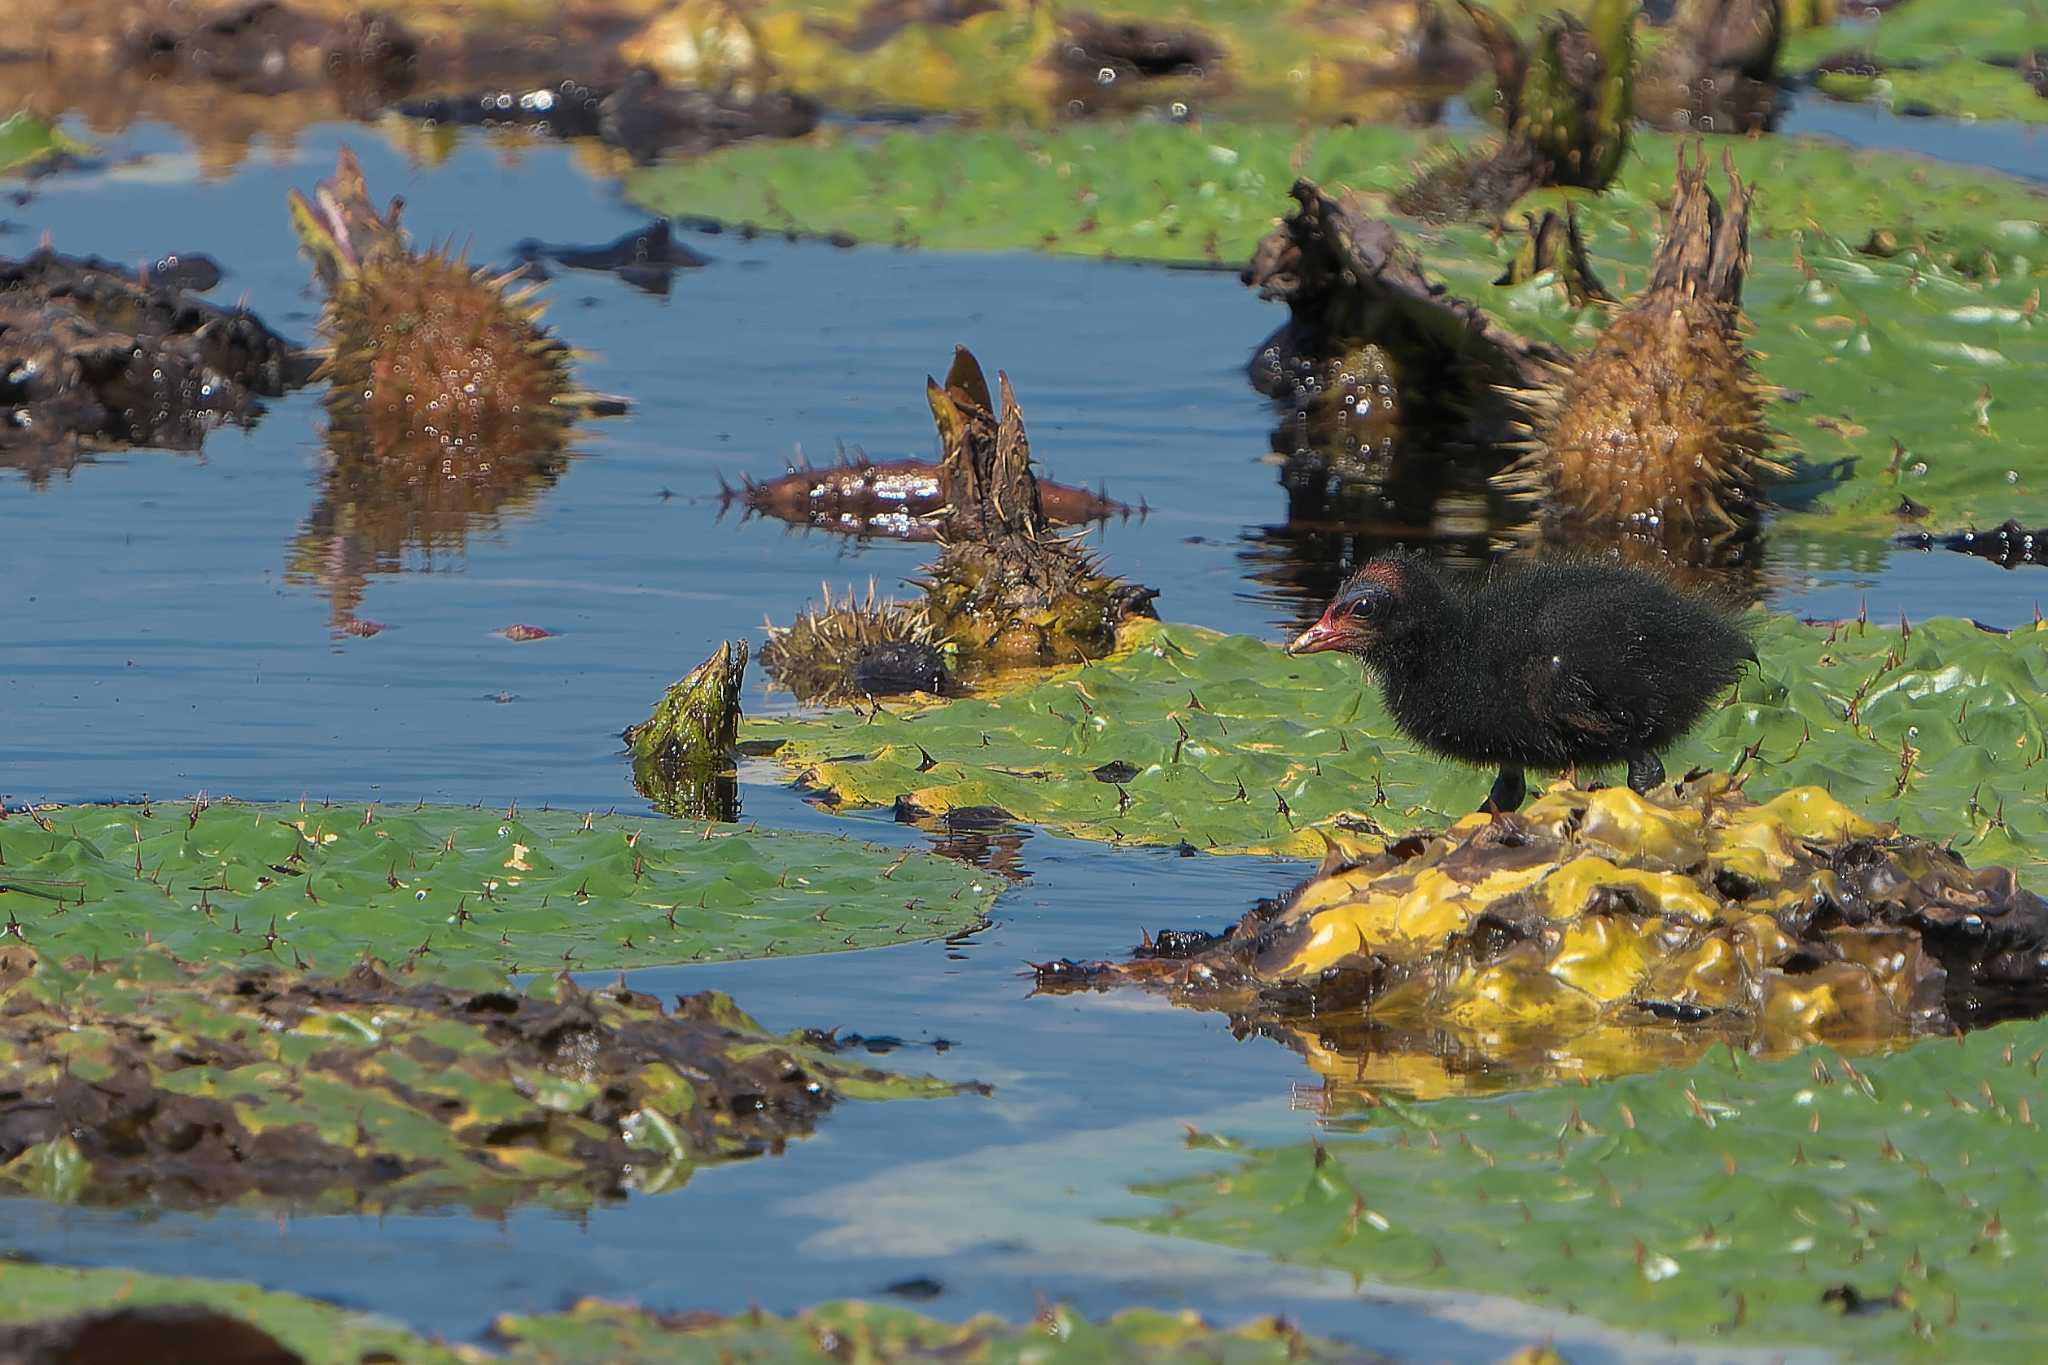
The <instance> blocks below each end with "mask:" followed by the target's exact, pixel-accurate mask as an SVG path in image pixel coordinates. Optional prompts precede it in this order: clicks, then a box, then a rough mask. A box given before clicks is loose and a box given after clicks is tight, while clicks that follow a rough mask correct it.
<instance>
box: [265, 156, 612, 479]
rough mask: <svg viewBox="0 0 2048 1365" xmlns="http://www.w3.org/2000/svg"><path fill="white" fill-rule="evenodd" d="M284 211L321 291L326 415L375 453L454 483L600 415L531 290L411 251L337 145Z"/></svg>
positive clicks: (395, 210)
mask: <svg viewBox="0 0 2048 1365" xmlns="http://www.w3.org/2000/svg"><path fill="white" fill-rule="evenodd" d="M291 210H292V222H293V226H294V228H295V229H296V231H297V232H298V235H299V242H300V246H301V249H302V250H304V251H305V253H306V254H307V255H308V256H309V257H311V258H312V261H313V267H314V272H315V274H316V275H317V276H318V277H319V279H320V281H321V283H322V284H323V285H324V286H325V287H326V289H327V304H326V307H325V308H324V309H323V311H322V312H321V316H320V330H321V331H322V333H323V334H324V335H325V336H326V338H327V342H328V345H329V348H330V349H329V353H328V356H327V359H326V363H325V364H324V365H323V367H322V370H321V374H322V376H323V377H325V378H327V379H329V380H331V381H332V383H333V389H332V391H331V393H330V396H329V400H328V408H329V411H330V412H331V413H332V415H333V417H334V420H335V422H336V424H337V426H346V427H352V428H355V429H358V430H360V431H362V432H363V433H364V434H365V436H366V437H367V439H368V444H369V447H370V449H371V450H372V451H373V452H374V453H375V455H376V456H378V457H379V458H394V457H405V458H412V459H422V460H432V461H435V462H436V463H437V466H438V468H439V472H440V473H441V474H442V476H443V477H463V476H464V475H466V474H467V473H469V472H471V471H472V470H475V469H478V468H481V467H483V466H485V465H487V464H488V463H489V461H490V460H491V459H492V458H494V456H495V455H496V454H497V453H499V452H502V451H504V450H507V449H517V450H528V451H530V450H535V449H550V448H555V447H558V446H559V445H560V444H561V443H562V440H563V436H564V433H565V431H566V429H567V427H568V425H569V424H570V423H571V422H572V421H574V420H575V419H576V418H577V417H579V416H585V415H591V414H594V413H595V412H598V411H602V410H604V409H605V407H606V404H605V403H604V402H603V401H601V400H598V399H597V398H596V397H595V396H594V395H590V394H587V393H582V392H579V391H578V390H576V388H575V387H574V384H573V382H572V379H571V376H570V360H571V358H572V356H571V352H570V350H569V348H568V347H567V346H565V345H564V344H563V343H562V342H561V341H560V340H558V339H556V338H555V337H553V336H551V335H549V334H548V332H547V331H546V329H544V328H543V327H542V326H541V325H540V314H541V309H540V308H539V307H538V306H536V305H534V304H533V303H532V302H531V291H530V290H512V289H510V288H509V287H508V286H509V285H510V283H511V280H512V277H511V276H509V275H492V274H490V273H489V272H486V271H481V270H477V269H474V268H472V267H471V266H470V265H469V264H468V263H467V262H466V261H465V260H463V259H462V258H461V257H460V256H455V255H450V254H449V253H447V252H445V251H439V250H436V251H429V252H425V253H416V252H414V251H413V250H412V249H411V247H410V245H409V244H408V242H407V240H406V234H405V233H404V231H403V230H402V229H401V228H400V226H399V221H398V218H399V204H398V202H397V201H395V200H394V201H393V202H392V204H391V206H390V208H389V209H388V210H387V211H386V212H385V213H384V214H382V215H380V214H379V213H378V212H377V210H376V208H375V207H374V206H373V205H372V204H371V202H370V195H369V188H368V186H367V185H366V184H365V183H364V180H363V173H362V168H361V167H360V166H359V165H358V164H357V163H356V159H355V156H354V154H353V153H351V152H350V151H349V150H348V149H347V148H346V147H344V148H342V150H341V153H340V156H339V158H338V159H337V162H336V165H335V173H334V178H333V179H332V180H330V181H328V182H326V183H325V184H322V185H321V186H320V187H319V188H318V189H317V190H316V191H315V192H314V197H313V199H312V200H308V199H307V198H306V197H305V196H304V195H302V194H300V193H299V192H297V191H296V190H295V191H293V192H292V195H291Z"/></svg>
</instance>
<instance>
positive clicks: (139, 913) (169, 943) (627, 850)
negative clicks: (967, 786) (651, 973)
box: [0, 801, 995, 971]
mask: <svg viewBox="0 0 2048 1365" xmlns="http://www.w3.org/2000/svg"><path fill="white" fill-rule="evenodd" d="M994 891H995V887H994V885H993V884H992V883H991V882H990V881H989V880H988V879H987V878H985V877H984V876H981V875H979V874H977V873H976V872H975V870H974V869H972V868H969V867H963V866H962V865H960V864H958V863H954V862H950V861H948V860H946V859H943V858H937V857H933V856H931V855H929V854H924V853H916V852H911V851H908V850H905V851H904V852H902V853H900V854H899V853H895V852H892V851H890V850H886V849H881V848H875V847H871V846H868V845H864V844H858V843H855V842H853V841H851V840H847V839H838V838H831V837H828V836H822V835H814V834H790V833H772V832H768V831H764V830H757V829H725V830H720V829H716V828H702V827H697V826H693V825H682V826H678V825H676V824H675V823H673V822H671V821H667V820H660V819H646V818H635V817H628V816H621V815H616V814H611V813H605V814H597V813H590V814H583V813H578V812H571V811H551V810H533V809H518V808H511V809H502V810H483V809H477V808H471V807H448V806H416V807H406V806H398V807H384V806H375V805H348V806H337V805H325V804H319V803H303V804H289V805H244V804H242V803H240V802H235V801H217V802H212V803H206V802H192V803H189V804H188V803H176V804H173V803H169V802H165V803H160V804H150V803H144V804H142V805H139V806H137V805H126V806H74V807H67V808H63V809H50V810H43V811H35V812H23V811H13V812H10V813H9V814H8V815H7V817H6V819H5V820H4V822H0V920H4V924H5V935H6V936H5V937H4V938H0V945H6V946H12V945H14V944H17V943H26V944H28V945H30V946H31V947H33V948H34V949H35V950H36V951H38V952H42V953H55V954H60V955H67V956H68V955H70V954H73V953H83V954H88V955H90V954H94V953H97V954H99V955H101V956H104V957H116V956H119V955H121V954H124V953H127V952H131V951H133V950H134V949H136V948H138V947H140V946H142V945H144V944H146V943H156V944H160V945H162V946H163V947H165V948H167V949H169V950H170V951H171V952H173V953H175V954H176V955H177V956H178V957H180V958H183V959H186V960H188V961H200V960H215V961H230V962H262V963H268V964H274V965H279V966H286V967H291V966H297V965H299V964H302V963H306V964H314V965H317V966H318V967H320V968H322V969H324V970H327V971H341V970H344V969H346V968H347V967H348V965H349V964H350V963H352V962H353V961H355V959H356V958H357V957H358V956H360V955H362V954H365V953H368V954H373V955H375V956H378V957H382V958H384V959H385V960H387V961H390V962H394V963H395V962H408V963H413V964H418V965H422V966H423V967H424V968H426V969H429V970H431V969H435V968H441V967H450V968H452V967H456V966H463V965H471V964H489V965H490V966H492V967H494V968H495V969H497V970H499V971H508V970H526V971H535V970H541V971H549V970H557V969H562V968H574V969H585V968H600V967H639V966H653V965H655V964H658V963H664V962H692V961H717V960H724V959H732V958H745V957H761V956H768V955H780V954H785V953H806V952H835V951H840V950H843V949H848V948H863V947H874V946H877V945H881V944H888V943H902V942H905V941H906V940H909V939H916V938H933V937H939V936H942V935H945V934H951V933H957V932H959V931H960V930H962V929H965V928H967V927H969V926H971V925H974V924H976V923H979V922H980V920H981V918H982V917H983V915H984V914H985V913H986V912H987V910H988V907H989V904H990V901H991V899H992V897H993V895H994Z"/></svg>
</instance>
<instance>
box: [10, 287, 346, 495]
mask: <svg viewBox="0 0 2048 1365" xmlns="http://www.w3.org/2000/svg"><path fill="white" fill-rule="evenodd" d="M314 364H315V362H314V361H313V359H312V358H311V357H310V356H308V355H307V354H306V352H304V351H303V350H302V349H300V348H299V347H298V346H295V345H293V344H292V343H291V342H289V341H287V340H285V339H284V338H283V337H281V336H279V335H278V334H277V333H275V332H273V331H271V330H270V329H269V328H268V327H266V326H265V325H264V324H263V321H262V320H261V319H260V318H258V317H257V316H256V315H255V314H253V313H251V312H249V311H248V310H247V309H244V308H223V307H221V306H219V305H218V304H214V303H210V302H208V301H207V300H205V299H203V298H201V297H199V294H198V293H196V292H194V291H192V290H189V289H186V288H183V287H182V285H181V282H180V280H179V278H178V277H177V276H168V277H166V278H156V277H152V276H151V275H150V273H149V272H148V271H146V270H143V271H137V272H131V271H125V270H122V269H120V268H118V267H116V266H114V265H112V264H110V263H108V262H106V261H99V260H94V259H90V258H81V257H75V256H64V255H60V254H58V253H57V252H55V251H53V250H51V249H50V248H49V247H48V246H44V247H43V248H41V249H40V250H37V251H35V252H33V253H31V254H30V255H28V256H26V257H24V258H22V259H20V260H7V259H5V258H0V414H4V416H5V417H6V418H7V420H5V421H0V465H5V466H8V467H11V468H15V469H20V470H22V471H24V472H25V473H26V474H27V475H28V477H29V480H30V481H31V482H32V483H38V484H40V483H42V482H44V481H45V480H47V479H48V478H49V476H50V474H51V473H52V472H53V471H57V470H63V469H68V468H70V467H71V466H72V465H73V464H75V463H77V462H78V461H79V460H81V459H85V458H89V457H90V456H91V454H92V453H93V452H94V451H101V450H116V449H124V448H127V447H130V446H157V447H161V448H164V449H169V450H197V449H199V448H200V446H201V444H202V443H203V442H204V440H205V438H206V434H207V433H208V432H209V431H211V430H213V429H214V428H215V427H218V426H221V425H234V426H247V425H249V424H251V423H253V422H254V421H255V420H256V419H257V418H258V417H259V416H260V415H261V414H262V412H263V400H264V399H266V398H277V397H280V396H282V395H283V394H284V393H286V392H287V391H288V390H290V389H292V388H295V387H297V386H298V385H300V384H303V383H305V382H306V380H307V378H308V377H309V376H310V375H311V374H312V372H313V369H314Z"/></svg>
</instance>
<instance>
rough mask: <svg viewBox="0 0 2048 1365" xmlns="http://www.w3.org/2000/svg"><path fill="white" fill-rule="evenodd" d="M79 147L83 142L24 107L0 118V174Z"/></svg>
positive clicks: (17, 171)
mask: <svg viewBox="0 0 2048 1365" xmlns="http://www.w3.org/2000/svg"><path fill="white" fill-rule="evenodd" d="M82 147H83V144H81V143H79V142H77V141H75V140H73V139H72V138H69V137H67V136H65V134H64V132H63V130H62V129H60V128H58V127H57V125H56V124H54V123H52V122H50V121H49V120H48V119H45V118H40V117H38V116H37V115H35V114H31V113H29V112H28V111H27V110H17V111H16V112H15V113H12V114H9V115H8V116H7V117H6V118H0V175H14V174H20V173H21V172H24V171H32V170H34V169H35V168H36V167H37V166H40V165H42V164H43V163H44V162H46V161H49V160H51V159H52V158H54V157H59V156H62V155H64V154H65V153H67V152H74V151H78V150H81V149H82Z"/></svg>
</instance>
